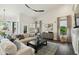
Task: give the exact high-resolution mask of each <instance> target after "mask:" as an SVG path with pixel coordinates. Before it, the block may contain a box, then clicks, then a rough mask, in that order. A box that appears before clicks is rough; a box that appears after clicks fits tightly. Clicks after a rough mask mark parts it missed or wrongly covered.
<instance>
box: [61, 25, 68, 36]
mask: <svg viewBox="0 0 79 59" xmlns="http://www.w3.org/2000/svg"><path fill="white" fill-rule="evenodd" d="M60 34H61V35H66V34H67V27H65V26H61V27H60Z"/></svg>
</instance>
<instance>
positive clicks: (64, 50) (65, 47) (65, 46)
mask: <svg viewBox="0 0 79 59" xmlns="http://www.w3.org/2000/svg"><path fill="white" fill-rule="evenodd" d="M56 43H57V42H56ZM57 44H58V49H57V51H56V53H55V55H76V54H75V53H74V50H73V47H72V44H71V43H70V44H69V43H57Z"/></svg>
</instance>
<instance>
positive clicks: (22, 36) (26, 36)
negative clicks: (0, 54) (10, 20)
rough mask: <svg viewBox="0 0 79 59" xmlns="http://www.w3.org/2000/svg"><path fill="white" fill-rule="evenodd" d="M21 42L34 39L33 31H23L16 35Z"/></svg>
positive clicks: (25, 42)
mask: <svg viewBox="0 0 79 59" xmlns="http://www.w3.org/2000/svg"><path fill="white" fill-rule="evenodd" d="M16 37H17V38H18V39H19V40H20V41H21V42H22V43H24V44H27V42H29V41H31V40H33V39H36V36H35V34H34V33H25V34H20V35H17V36H16Z"/></svg>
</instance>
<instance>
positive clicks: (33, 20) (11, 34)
mask: <svg viewBox="0 0 79 59" xmlns="http://www.w3.org/2000/svg"><path fill="white" fill-rule="evenodd" d="M78 6H79V5H74V4H1V5H0V42H1V43H0V46H1V52H2V50H5V52H3V53H1V54H3V55H76V54H78V44H76V43H77V42H78V40H76V42H75V41H74V40H72V39H71V38H72V37H71V30H72V28H73V27H75V20H74V18H75V16H74V14H75V13H77V12H75V11H77V10H76V9H77V8H78ZM61 20H66V23H65V22H64V23H62V21H61ZM68 20H69V21H68ZM70 20H71V21H70ZM62 24H66V25H64V26H66V29H67V30H66V29H65V34H63V33H64V32H62V31H60V26H61V25H62ZM61 34H62V35H61ZM8 39H9V40H8ZM8 46H9V48H8ZM5 47H6V48H5ZM61 50H62V51H61Z"/></svg>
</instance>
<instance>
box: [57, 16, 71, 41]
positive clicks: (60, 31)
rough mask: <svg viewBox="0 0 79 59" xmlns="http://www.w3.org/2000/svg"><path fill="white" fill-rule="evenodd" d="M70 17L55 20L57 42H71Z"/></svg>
mask: <svg viewBox="0 0 79 59" xmlns="http://www.w3.org/2000/svg"><path fill="white" fill-rule="evenodd" d="M71 27H72V18H71V16H70V15H69V16H66V17H58V18H57V40H58V41H60V42H71Z"/></svg>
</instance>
